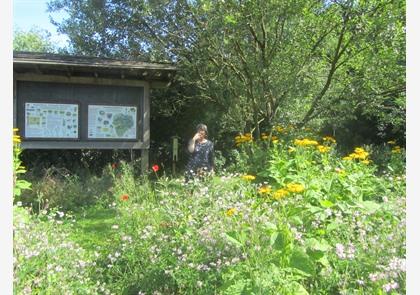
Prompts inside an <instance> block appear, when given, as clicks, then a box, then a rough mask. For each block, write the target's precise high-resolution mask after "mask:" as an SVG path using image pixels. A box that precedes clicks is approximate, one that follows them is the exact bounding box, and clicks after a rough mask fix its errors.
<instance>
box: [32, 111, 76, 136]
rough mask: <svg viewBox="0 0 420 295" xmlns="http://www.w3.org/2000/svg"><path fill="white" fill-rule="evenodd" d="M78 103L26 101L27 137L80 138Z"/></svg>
mask: <svg viewBox="0 0 420 295" xmlns="http://www.w3.org/2000/svg"><path fill="white" fill-rule="evenodd" d="M78 119H79V106H78V105H77V104H55V103H25V137H28V138H29V137H34V138H78V136H79V132H78V130H79V125H78V124H79V123H78Z"/></svg>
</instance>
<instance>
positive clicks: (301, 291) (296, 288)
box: [292, 282, 309, 295]
mask: <svg viewBox="0 0 420 295" xmlns="http://www.w3.org/2000/svg"><path fill="white" fill-rule="evenodd" d="M292 295H309V293H308V291H306V289H305V287H303V286H302V285H301V284H299V283H298V282H293V287H292Z"/></svg>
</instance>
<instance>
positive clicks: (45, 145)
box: [21, 139, 149, 149]
mask: <svg viewBox="0 0 420 295" xmlns="http://www.w3.org/2000/svg"><path fill="white" fill-rule="evenodd" d="M21 146H22V148H24V149H145V148H146V149H147V148H149V144H147V145H146V144H145V143H144V142H138V141H133V142H112V141H84V142H81V141H53V140H48V141H35V140H33V141H31V140H29V141H28V140H25V139H23V140H22V143H21Z"/></svg>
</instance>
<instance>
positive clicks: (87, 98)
mask: <svg viewBox="0 0 420 295" xmlns="http://www.w3.org/2000/svg"><path fill="white" fill-rule="evenodd" d="M175 72H176V68H175V66H174V65H172V64H168V63H148V62H139V61H127V60H113V59H105V58H96V57H86V56H68V55H58V54H40V53H28V52H14V54H13V126H14V127H15V128H19V130H20V135H21V137H22V147H23V148H25V149H141V156H142V166H143V168H144V169H146V168H147V166H148V158H149V146H150V89H151V88H160V87H167V86H169V85H170V81H171V80H172V78H173V77H174V75H175Z"/></svg>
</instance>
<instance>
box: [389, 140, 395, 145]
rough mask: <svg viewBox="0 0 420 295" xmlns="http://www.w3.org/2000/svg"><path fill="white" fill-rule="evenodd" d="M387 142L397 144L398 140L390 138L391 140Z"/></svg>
mask: <svg viewBox="0 0 420 295" xmlns="http://www.w3.org/2000/svg"><path fill="white" fill-rule="evenodd" d="M387 143H389V144H390V145H394V144H397V142H396V141H395V140H390V141H388V142H387Z"/></svg>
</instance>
